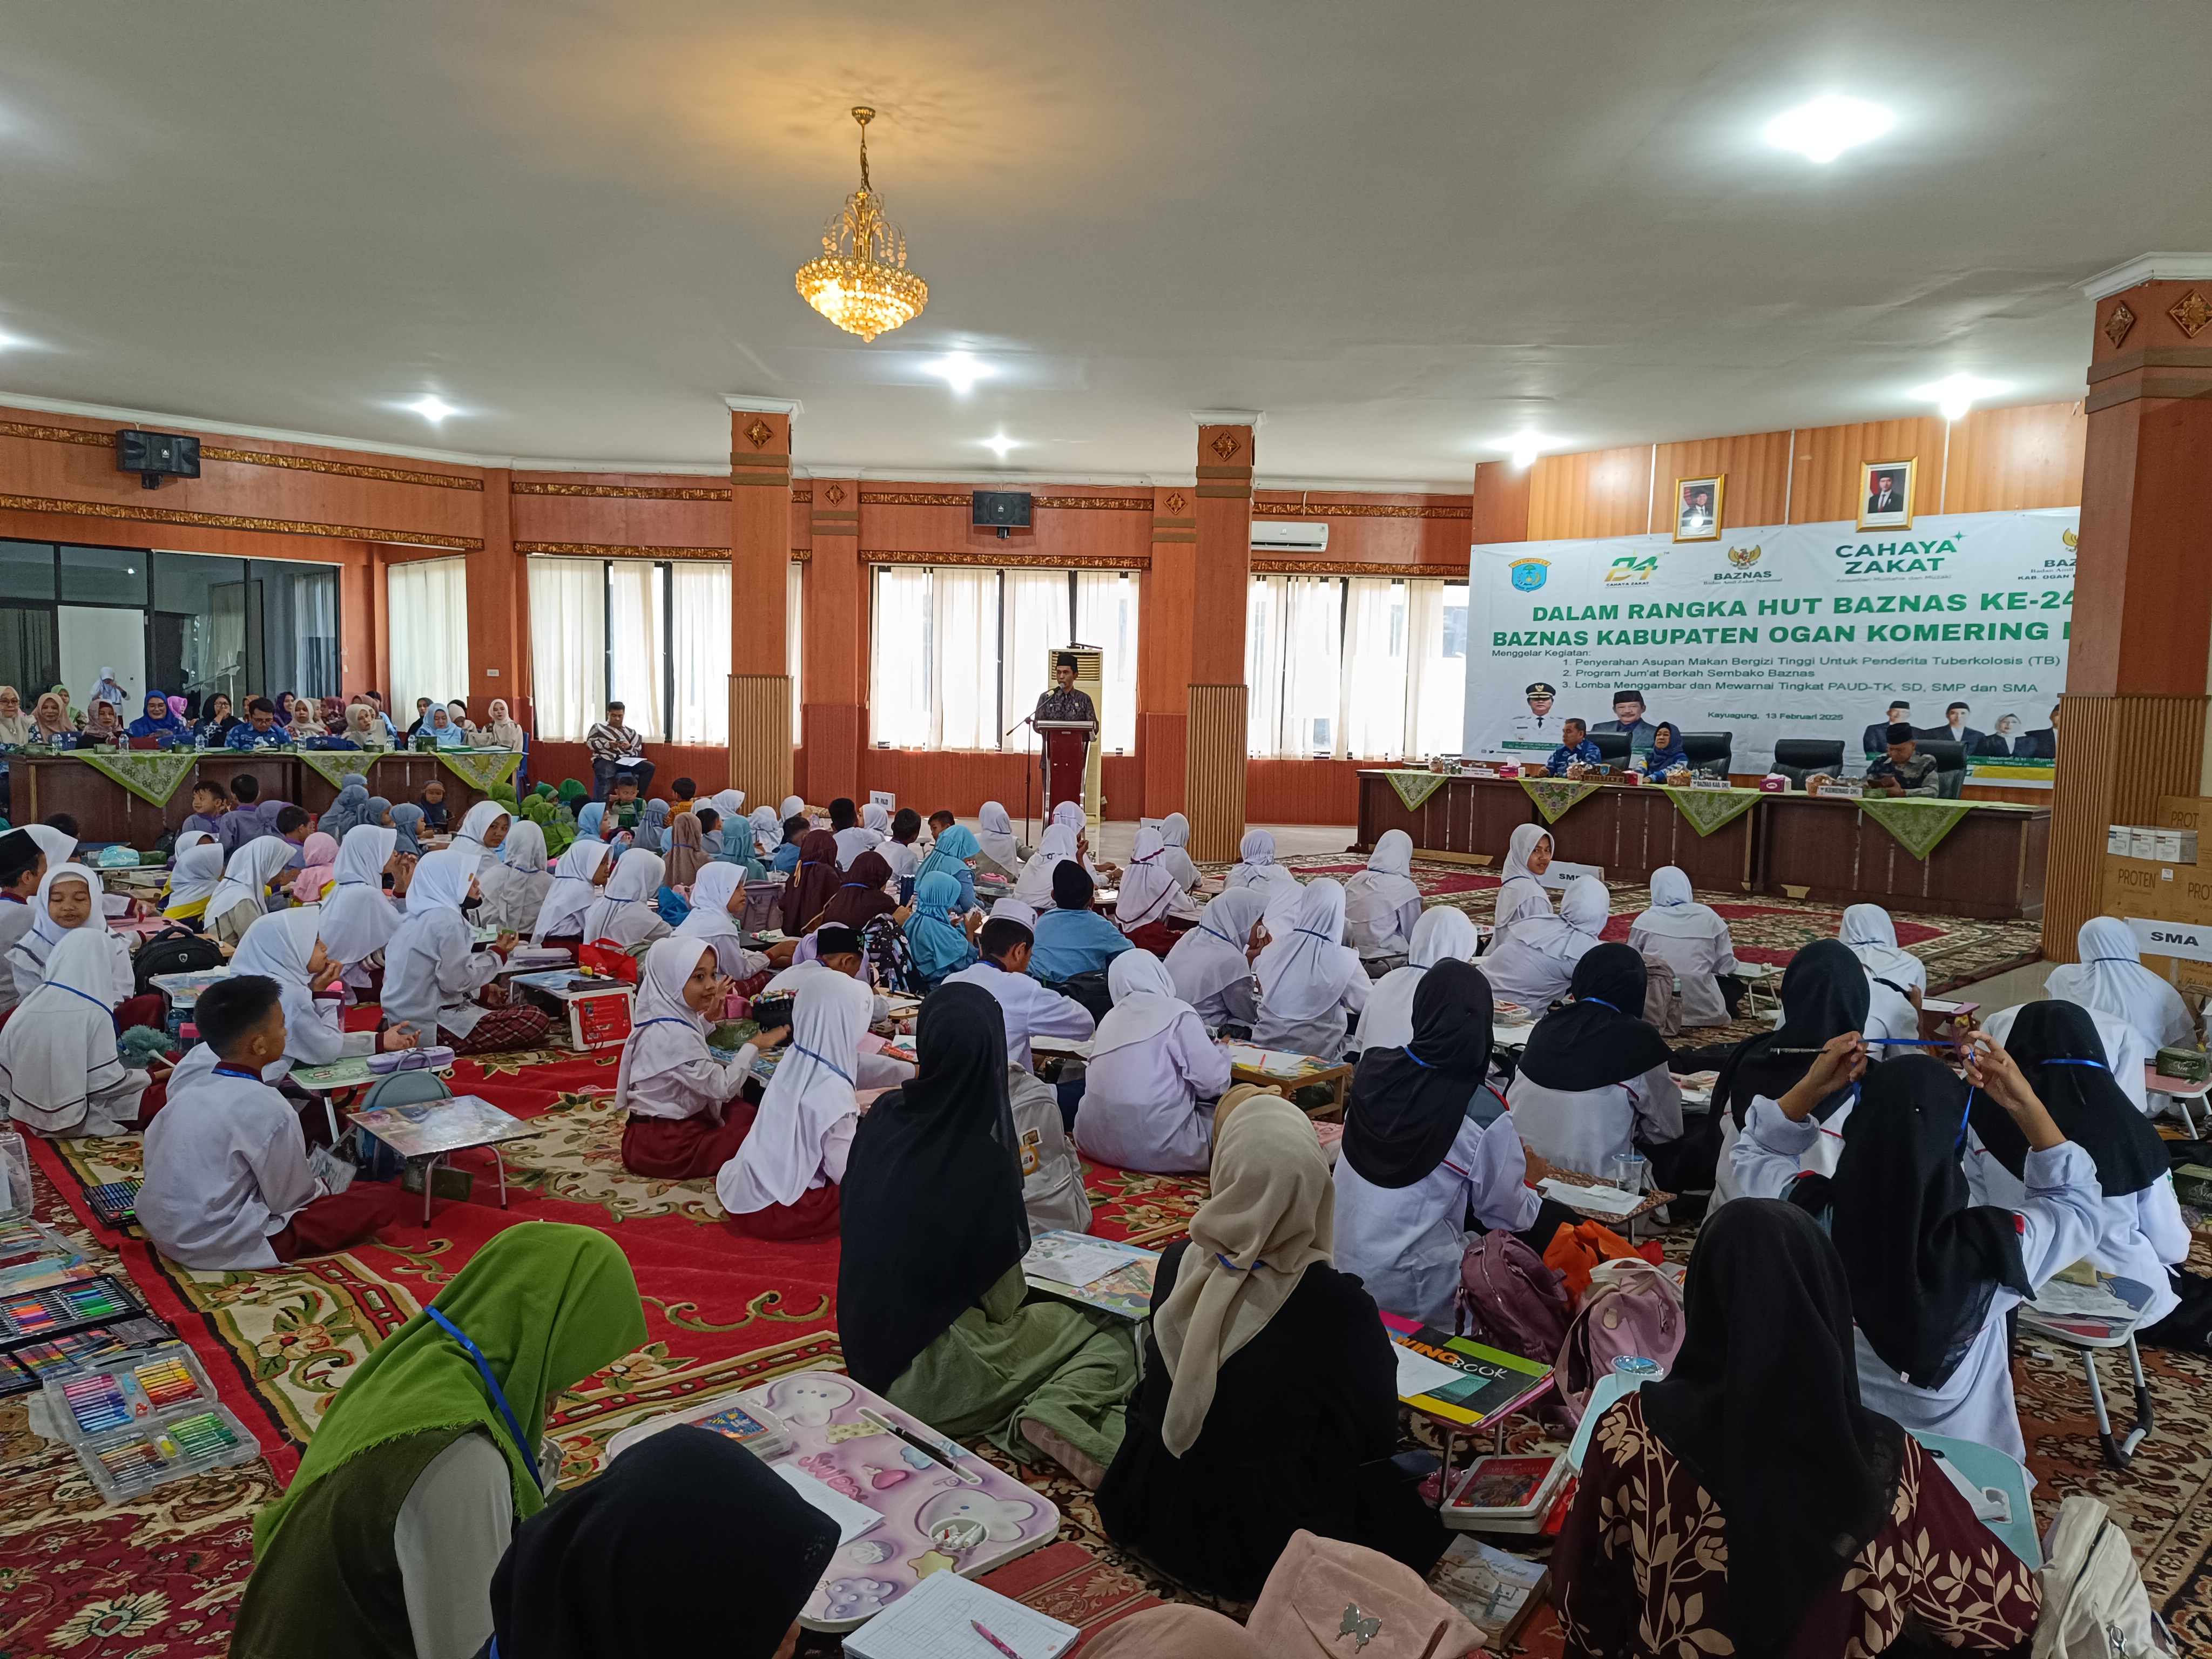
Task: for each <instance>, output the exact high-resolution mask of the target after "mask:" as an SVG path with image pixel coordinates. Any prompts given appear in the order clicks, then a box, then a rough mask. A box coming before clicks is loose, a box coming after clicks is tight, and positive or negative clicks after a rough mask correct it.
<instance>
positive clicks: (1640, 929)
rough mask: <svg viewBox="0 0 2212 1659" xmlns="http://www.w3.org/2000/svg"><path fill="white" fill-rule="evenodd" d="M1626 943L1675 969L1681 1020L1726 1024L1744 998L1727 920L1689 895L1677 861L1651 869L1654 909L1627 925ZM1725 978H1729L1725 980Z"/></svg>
mask: <svg viewBox="0 0 2212 1659" xmlns="http://www.w3.org/2000/svg"><path fill="white" fill-rule="evenodd" d="M1628 943H1629V945H1630V947H1631V948H1632V949H1633V950H1635V951H1638V953H1639V954H1641V955H1644V956H1647V957H1656V958H1658V960H1660V961H1661V962H1663V963H1666V964H1667V965H1668V967H1669V968H1671V969H1674V976H1675V977H1676V978H1677V979H1679V980H1680V981H1681V985H1682V1024H1685V1025H1725V1024H1728V1023H1729V1021H1730V1020H1731V1019H1734V1018H1735V1005H1736V1004H1737V1002H1738V1001H1739V1000H1741V998H1742V996H1743V985H1742V981H1740V980H1738V979H1736V978H1735V972H1736V969H1738V967H1739V966H1741V964H1740V963H1738V962H1737V961H1736V959H1735V940H1733V939H1730V938H1729V929H1728V923H1726V922H1725V921H1722V920H1721V918H1720V915H1719V913H1718V912H1717V911H1716V910H1715V909H1714V908H1712V906H1711V905H1710V904H1699V902H1697V901H1696V899H1695V898H1693V897H1692V895H1691V890H1690V878H1689V877H1688V876H1687V875H1686V873H1684V872H1682V871H1680V870H1678V869H1676V868H1675V867H1674V866H1673V865H1671V864H1668V865H1663V866H1661V867H1660V868H1658V869H1656V870H1654V871H1653V872H1651V908H1649V909H1648V910H1646V911H1644V913H1643V914H1642V915H1639V916H1638V917H1637V918H1636V920H1635V921H1632V922H1631V923H1630V924H1629V927H1628ZM1723 980H1725V981H1726V982H1725V983H1723Z"/></svg>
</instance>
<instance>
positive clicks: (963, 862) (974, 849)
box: [914, 823, 982, 913]
mask: <svg viewBox="0 0 2212 1659" xmlns="http://www.w3.org/2000/svg"><path fill="white" fill-rule="evenodd" d="M981 854H982V848H981V846H980V844H979V843H978V842H976V839H975V836H974V834H973V833H972V832H971V831H969V829H968V827H967V826H966V825H965V824H959V823H955V824H949V825H947V826H946V828H945V833H944V834H943V835H941V836H939V837H938V838H937V845H936V846H934V847H933V848H931V849H930V852H929V856H928V857H927V858H926V859H924V860H922V861H921V864H920V865H919V866H916V867H915V872H914V878H915V893H916V894H917V895H919V894H920V893H921V878H923V877H924V876H928V875H939V874H941V875H943V876H944V877H945V878H946V879H947V880H949V881H950V882H951V884H952V885H953V889H954V890H955V892H956V894H957V897H956V898H955V899H954V901H953V902H954V903H955V904H956V905H957V908H959V909H960V910H962V911H963V913H964V912H966V911H969V910H972V909H974V908H975V870H974V868H973V867H972V866H970V865H969V860H970V859H975V858H980V857H981Z"/></svg>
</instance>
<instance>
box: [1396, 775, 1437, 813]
mask: <svg viewBox="0 0 2212 1659" xmlns="http://www.w3.org/2000/svg"><path fill="white" fill-rule="evenodd" d="M1383 776H1384V777H1386V778H1388V779H1389V780H1390V787H1392V788H1393V789H1395V790H1396V791H1397V792H1398V799H1400V800H1401V801H1403V802H1405V803H1406V810H1407V811H1409V812H1412V811H1419V808H1420V805H1421V803H1422V802H1423V801H1425V800H1426V799H1428V798H1429V797H1430V796H1431V795H1433V794H1435V793H1437V790H1438V789H1440V788H1442V787H1443V783H1444V780H1445V779H1446V778H1447V777H1449V773H1445V772H1427V771H1421V772H1416V771H1412V770H1404V771H1400V770H1396V769H1386V770H1385V771H1384V772H1383Z"/></svg>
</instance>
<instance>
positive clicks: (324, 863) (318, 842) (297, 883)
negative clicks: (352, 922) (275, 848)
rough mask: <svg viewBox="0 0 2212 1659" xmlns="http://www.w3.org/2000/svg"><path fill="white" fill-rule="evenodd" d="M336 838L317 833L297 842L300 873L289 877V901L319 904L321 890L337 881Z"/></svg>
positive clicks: (319, 831)
mask: <svg viewBox="0 0 2212 1659" xmlns="http://www.w3.org/2000/svg"><path fill="white" fill-rule="evenodd" d="M337 861H338V843H337V837H335V836H330V835H327V834H325V832H324V831H322V830H320V829H318V830H316V831H315V832H314V834H313V835H312V836H308V837H307V840H305V841H303V842H301V843H300V873H299V874H298V875H296V876H295V877H293V878H292V902H293V903H295V904H320V903H321V902H323V891H324V890H325V888H327V887H329V886H330V885H331V884H332V883H333V882H335V881H336V880H337V869H336V868H335V867H334V866H336V865H337Z"/></svg>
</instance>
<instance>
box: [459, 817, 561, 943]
mask: <svg viewBox="0 0 2212 1659" xmlns="http://www.w3.org/2000/svg"><path fill="white" fill-rule="evenodd" d="M477 885H478V886H479V887H481V888H482V889H483V905H482V907H481V908H479V909H478V910H477V921H478V922H479V923H480V924H481V925H483V927H496V928H498V929H499V930H500V932H501V933H515V934H527V933H535V932H536V931H537V929H538V912H539V911H540V910H541V909H542V908H544V903H545V896H546V894H547V893H549V892H550V891H551V890H552V888H553V877H552V875H551V873H550V872H549V871H548V870H547V869H546V867H545V832H544V830H543V829H540V828H538V825H536V824H534V823H531V822H530V820H529V819H527V818H525V819H523V820H522V821H521V822H520V823H517V824H515V825H514V826H513V829H509V830H507V832H506V835H505V838H504V840H503V842H501V846H500V849H499V852H498V854H496V855H495V857H493V858H491V859H489V860H486V861H485V862H484V863H483V865H481V866H479V867H478V868H477Z"/></svg>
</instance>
